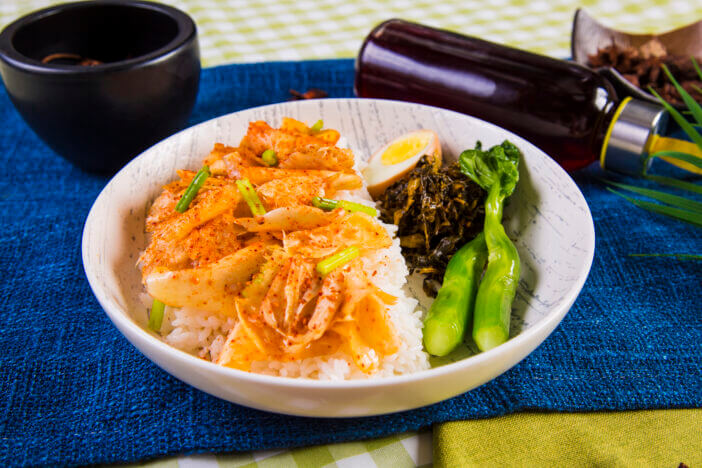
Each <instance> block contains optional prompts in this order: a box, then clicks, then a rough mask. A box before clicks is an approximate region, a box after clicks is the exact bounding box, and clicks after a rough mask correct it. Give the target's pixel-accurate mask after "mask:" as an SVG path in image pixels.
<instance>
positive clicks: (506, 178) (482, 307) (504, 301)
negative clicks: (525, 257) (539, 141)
mask: <svg viewBox="0 0 702 468" xmlns="http://www.w3.org/2000/svg"><path fill="white" fill-rule="evenodd" d="M520 157H521V153H520V151H519V149H518V148H517V147H516V146H514V145H513V144H512V143H510V142H508V141H504V142H503V143H502V144H501V145H498V146H493V147H492V148H490V149H489V150H488V151H482V148H481V145H480V143H478V144H477V145H476V148H475V149H472V150H466V151H464V152H463V153H461V156H460V158H459V161H460V164H461V171H462V172H463V173H464V174H466V175H467V176H468V177H470V178H471V179H472V180H473V181H474V182H475V183H477V184H478V185H480V186H481V187H482V188H483V189H484V190H486V191H487V197H486V199H485V225H484V231H483V232H484V234H485V243H486V245H487V248H488V265H487V268H486V270H485V275H484V276H483V279H482V281H481V282H480V286H479V287H478V294H477V296H476V298H475V312H474V314H473V340H474V341H475V343H476V344H477V345H478V348H480V350H481V351H487V350H488V349H492V348H494V347H495V346H497V345H499V344H502V343H504V342H505V341H507V339H508V338H509V322H510V314H511V311H512V301H513V300H514V295H515V294H516V292H517V283H518V281H519V270H520V264H519V254H518V253H517V249H516V247H515V246H514V244H513V243H512V241H511V240H510V239H509V237H507V234H506V233H505V229H504V227H503V226H502V208H503V207H504V201H505V199H506V198H507V197H509V196H510V195H511V194H512V192H514V188H515V186H516V185H517V182H518V181H519V167H518V166H519V158H520Z"/></svg>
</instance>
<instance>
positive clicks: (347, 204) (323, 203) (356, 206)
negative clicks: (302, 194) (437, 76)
mask: <svg viewBox="0 0 702 468" xmlns="http://www.w3.org/2000/svg"><path fill="white" fill-rule="evenodd" d="M312 205H313V206H316V207H317V208H319V209H322V210H325V211H331V210H333V209H336V208H343V209H345V210H346V211H348V212H351V213H352V212H354V211H360V212H362V213H365V214H367V215H370V216H373V217H376V216H378V210H376V209H375V208H373V207H372V206H366V205H363V204H361V203H355V202H351V201H346V200H333V199H331V198H322V197H314V198H313V199H312Z"/></svg>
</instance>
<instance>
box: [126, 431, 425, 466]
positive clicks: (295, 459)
mask: <svg viewBox="0 0 702 468" xmlns="http://www.w3.org/2000/svg"><path fill="white" fill-rule="evenodd" d="M431 455H432V443H431V431H423V432H420V433H419V434H401V435H396V436H390V437H384V438H382V439H373V440H367V441H363V442H347V443H343V444H332V445H322V446H317V447H308V448H302V449H296V450H291V451H266V452H254V453H245V454H236V455H218V456H213V455H193V456H189V457H181V458H179V459H167V460H157V461H154V462H150V463H145V464H143V465H140V466H143V467H147V468H283V467H299V468H312V467H327V468H332V467H338V468H359V467H378V468H405V467H417V466H420V467H425V466H431V462H432V457H431Z"/></svg>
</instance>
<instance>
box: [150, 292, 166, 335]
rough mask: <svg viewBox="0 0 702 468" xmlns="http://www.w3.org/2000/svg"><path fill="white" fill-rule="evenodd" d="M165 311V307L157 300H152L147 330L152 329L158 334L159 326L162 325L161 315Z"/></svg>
mask: <svg viewBox="0 0 702 468" xmlns="http://www.w3.org/2000/svg"><path fill="white" fill-rule="evenodd" d="M165 310H166V305H165V304H164V303H163V302H161V301H159V300H158V299H154V301H153V303H152V304H151V313H150V314H149V328H150V329H152V330H153V331H155V332H158V331H160V330H161V325H162V324H163V315H164V311H165Z"/></svg>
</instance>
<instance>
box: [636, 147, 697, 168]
mask: <svg viewBox="0 0 702 468" xmlns="http://www.w3.org/2000/svg"><path fill="white" fill-rule="evenodd" d="M660 157H667V158H673V159H679V160H680V161H685V162H686V163H689V164H692V165H693V166H695V167H699V168H700V169H702V158H700V157H698V156H695V155H694V154H690V153H683V152H680V151H656V152H655V153H653V154H650V155H648V158H649V159H651V158H660Z"/></svg>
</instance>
